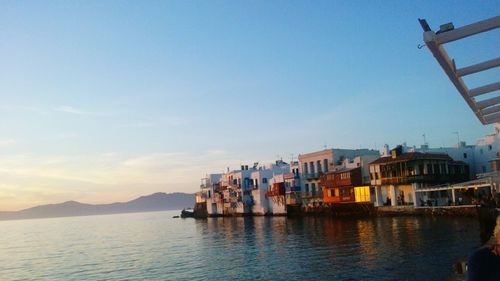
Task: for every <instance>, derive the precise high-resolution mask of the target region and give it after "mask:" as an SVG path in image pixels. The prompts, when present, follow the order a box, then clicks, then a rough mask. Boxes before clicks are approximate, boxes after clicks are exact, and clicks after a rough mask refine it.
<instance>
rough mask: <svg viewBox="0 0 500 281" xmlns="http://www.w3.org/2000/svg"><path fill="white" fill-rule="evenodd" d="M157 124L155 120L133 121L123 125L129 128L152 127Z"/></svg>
mask: <svg viewBox="0 0 500 281" xmlns="http://www.w3.org/2000/svg"><path fill="white" fill-rule="evenodd" d="M156 126H157V124H156V123H153V122H131V123H128V124H125V125H123V126H122V127H127V128H151V127H156Z"/></svg>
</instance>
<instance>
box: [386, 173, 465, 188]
mask: <svg viewBox="0 0 500 281" xmlns="http://www.w3.org/2000/svg"><path fill="white" fill-rule="evenodd" d="M463 180H467V178H466V176H465V175H461V174H459V175H446V174H441V175H440V174H437V175H436V174H434V175H417V176H401V177H384V178H381V183H382V185H387V184H406V183H414V182H432V183H445V182H457V181H463Z"/></svg>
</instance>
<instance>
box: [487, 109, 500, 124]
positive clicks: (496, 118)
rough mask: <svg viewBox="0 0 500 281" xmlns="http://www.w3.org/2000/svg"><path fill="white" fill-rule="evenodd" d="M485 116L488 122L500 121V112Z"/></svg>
mask: <svg viewBox="0 0 500 281" xmlns="http://www.w3.org/2000/svg"><path fill="white" fill-rule="evenodd" d="M484 118H485V120H486V122H487V123H488V124H491V123H495V122H498V121H500V112H497V113H493V114H490V115H486V116H485V117H484Z"/></svg>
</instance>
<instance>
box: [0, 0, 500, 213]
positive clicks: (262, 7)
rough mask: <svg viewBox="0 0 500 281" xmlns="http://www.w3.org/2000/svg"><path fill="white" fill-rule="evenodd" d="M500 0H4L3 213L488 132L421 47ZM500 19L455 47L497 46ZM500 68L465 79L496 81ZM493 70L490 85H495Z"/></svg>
mask: <svg viewBox="0 0 500 281" xmlns="http://www.w3.org/2000/svg"><path fill="white" fill-rule="evenodd" d="M499 14H500V5H498V1H460V0H459V1H395V0H394V1H1V2H0V99H1V102H0V211H12V210H19V209H23V208H27V207H32V206H35V205H40V204H47V203H57V202H63V201H67V200H77V201H80V202H86V203H109V202H115V201H127V200H130V199H133V198H135V197H137V196H141V195H146V194H150V193H154V192H195V191H197V190H198V189H199V184H200V179H201V178H202V177H203V176H204V175H206V174H207V173H213V172H222V171H223V170H225V169H226V167H230V168H237V167H238V166H239V165H240V164H243V163H245V164H251V163H254V162H257V161H258V162H261V163H266V162H270V161H273V160H275V159H277V158H283V160H285V161H289V160H291V159H293V158H295V159H296V158H297V156H298V154H301V153H307V152H312V151H316V150H320V149H323V148H324V147H336V148H373V149H381V148H382V146H383V145H384V144H389V146H391V147H394V146H396V145H397V144H401V143H403V142H406V143H407V144H408V145H417V146H419V145H421V144H422V143H423V134H425V136H426V141H427V142H428V143H429V145H430V146H431V147H440V146H451V145H454V144H456V143H457V134H455V133H454V132H458V137H459V139H460V140H461V141H467V142H468V143H474V142H475V141H476V140H477V139H478V138H480V137H482V136H484V135H485V134H488V133H490V132H491V131H492V130H493V129H492V127H491V126H483V125H481V123H480V122H479V121H478V120H477V119H476V118H475V116H474V114H473V113H472V111H471V110H470V109H469V108H468V106H467V105H466V103H465V101H464V100H463V99H462V98H461V96H460V95H459V94H458V92H457V91H456V89H455V88H454V87H453V85H452V84H451V82H450V81H449V80H448V79H447V77H446V76H445V74H444V72H443V71H442V70H441V68H440V67H439V65H438V64H437V62H436V61H435V59H434V58H433V57H432V55H431V54H430V52H429V51H428V50H427V49H426V48H423V49H418V48H417V45H418V44H423V40H422V29H421V27H420V25H419V23H418V21H417V18H425V19H427V21H428V23H429V24H430V26H431V28H433V29H434V30H438V29H439V25H440V24H444V23H447V22H453V23H454V25H455V26H456V27H460V26H463V25H466V24H470V23H473V22H477V21H480V20H483V19H487V18H490V17H493V16H497V15H499ZM498 31H500V30H495V31H493V32H490V33H489V34H488V35H486V34H483V35H478V36H476V37H473V38H471V39H464V40H461V41H459V42H456V43H451V44H447V45H446V49H447V50H448V51H449V53H450V56H451V57H453V58H456V63H457V66H466V65H469V64H471V63H477V62H480V61H483V60H486V59H491V58H495V57H498V56H499V54H498V46H499V45H500V33H499V32H498ZM499 74H500V72H498V71H496V70H490V71H488V72H487V73H485V74H483V76H480V77H467V78H466V82H467V83H470V84H469V85H471V86H474V84H477V85H480V84H481V83H483V84H484V83H485V82H494V81H495V79H493V78H495V77H496V78H498V76H499ZM496 80H498V79H496Z"/></svg>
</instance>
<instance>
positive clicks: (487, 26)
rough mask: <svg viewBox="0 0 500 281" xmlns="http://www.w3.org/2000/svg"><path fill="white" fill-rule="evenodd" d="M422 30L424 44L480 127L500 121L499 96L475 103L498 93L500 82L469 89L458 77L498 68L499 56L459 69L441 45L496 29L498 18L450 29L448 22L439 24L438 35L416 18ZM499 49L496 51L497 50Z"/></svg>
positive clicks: (498, 25)
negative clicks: (477, 98)
mask: <svg viewBox="0 0 500 281" xmlns="http://www.w3.org/2000/svg"><path fill="white" fill-rule="evenodd" d="M418 20H419V22H420V25H421V26H422V28H423V29H424V42H425V45H426V46H427V48H429V50H430V51H431V53H432V55H433V56H434V57H435V58H436V60H437V61H438V63H439V64H440V65H441V67H442V68H443V70H444V72H445V73H446V75H448V77H449V78H450V80H451V82H452V83H453V85H455V87H456V88H457V90H458V92H459V93H460V95H462V97H463V98H464V100H465V101H466V102H467V104H468V105H469V107H470V108H471V109H472V111H473V112H474V113H475V114H476V116H477V118H478V119H479V121H481V123H482V124H483V125H487V124H491V123H495V122H500V94H499V93H496V95H493V97H489V98H487V99H483V100H480V101H476V97H477V96H480V95H484V94H487V93H492V92H495V91H498V90H500V81H498V82H494V83H491V84H487V85H484V86H480V87H477V88H474V89H469V88H468V87H467V85H466V84H465V83H464V81H463V79H462V77H464V76H466V75H470V74H475V73H479V72H481V71H485V70H488V69H491V68H495V67H499V66H500V57H498V58H494V59H490V60H487V61H484V62H480V63H477V64H474V65H470V66H467V67H463V68H459V69H457V68H456V65H455V61H454V60H453V59H450V57H449V56H448V54H447V53H446V51H445V49H444V48H443V46H442V45H444V44H446V43H449V42H453V41H457V40H459V39H462V38H465V37H469V36H472V35H475V34H478V33H482V32H487V31H491V30H494V29H496V28H499V27H500V16H496V17H493V18H490V19H487V20H483V21H480V22H477V23H473V24H470V25H466V26H463V27H460V28H454V27H453V25H452V24H451V23H449V24H445V25H442V26H441V28H440V30H439V31H438V32H434V31H432V30H431V29H430V27H429V25H428V24H427V22H426V21H425V19H418ZM499 49H500V48H499Z"/></svg>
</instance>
